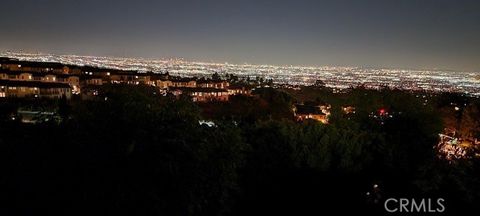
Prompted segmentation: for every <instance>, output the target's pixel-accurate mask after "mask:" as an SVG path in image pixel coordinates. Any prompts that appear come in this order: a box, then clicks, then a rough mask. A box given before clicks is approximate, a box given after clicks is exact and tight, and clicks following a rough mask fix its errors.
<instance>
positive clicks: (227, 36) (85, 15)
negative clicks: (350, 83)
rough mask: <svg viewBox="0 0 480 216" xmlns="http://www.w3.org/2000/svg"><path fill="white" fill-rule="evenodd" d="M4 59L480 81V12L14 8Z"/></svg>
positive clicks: (183, 2)
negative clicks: (472, 77) (394, 73)
mask: <svg viewBox="0 0 480 216" xmlns="http://www.w3.org/2000/svg"><path fill="white" fill-rule="evenodd" d="M1 5H2V6H3V7H4V8H6V9H7V8H8V10H4V11H2V13H1V14H0V25H1V26H2V28H1V29H0V41H2V42H1V43H0V51H7V50H12V51H25V52H42V53H54V54H76V55H88V56H116V57H144V58H154V59H158V58H168V57H179V58H185V59H187V60H196V61H206V62H220V63H221V62H229V63H234V64H243V63H249V64H256V65H259V64H260V65H298V66H357V67H385V68H408V69H409V68H412V69H450V70H458V71H474V72H478V71H480V61H479V60H480V50H479V49H478V47H479V46H480V28H479V27H478V26H480V13H478V11H480V2H478V1H473V0H459V1H450V0H424V1H414V0H406V1H388V0H386V1H385V0H384V1H380V0H365V1H346V0H336V1H333V0H328V1H310V0H297V1H288V0H277V1H268V0H260V1H259V0H257V1H253V0H244V1H220V0H205V1H189V0H180V1H178V0H177V1H168V0H167V1H150V0H143V1H129V0H117V1H110V0H98V1H93V0H86V1H81V2H80V1H73V0H61V1H60V0H43V1H34V0H15V1H14V0H5V1H2V3H1Z"/></svg>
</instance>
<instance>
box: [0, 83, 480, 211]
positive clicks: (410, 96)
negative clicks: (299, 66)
mask: <svg viewBox="0 0 480 216" xmlns="http://www.w3.org/2000/svg"><path fill="white" fill-rule="evenodd" d="M307 100H308V101H316V102H318V103H320V102H321V103H329V104H331V105H332V114H331V116H330V117H329V124H322V123H319V122H315V121H303V122H297V121H295V120H294V118H293V114H292V105H293V104H294V103H296V102H304V101H307ZM452 104H453V105H458V106H459V108H458V110H455V109H454V108H453V107H451V106H452ZM344 105H351V106H355V108H356V109H355V113H350V114H346V113H343V112H342V111H341V106H344ZM479 107H480V106H479V102H478V100H475V99H472V98H466V97H462V96H458V95H431V94H427V93H423V94H421V93H408V92H402V91H396V90H381V91H373V90H365V89H354V90H350V91H348V92H346V93H341V94H333V93H331V92H330V91H329V90H327V89H315V88H304V89H303V90H302V91H293V90H275V89H257V91H256V92H255V96H254V97H246V96H239V97H233V98H231V99H230V101H229V102H212V103H204V104H194V103H192V102H190V100H189V99H188V98H180V99H176V98H173V97H170V96H167V97H165V96H159V94H156V93H155V90H154V89H152V88H148V87H128V86H115V87H106V88H105V89H104V90H103V91H102V92H101V94H100V95H99V96H98V99H96V100H87V101H82V100H75V99H74V100H72V101H66V100H58V101H45V100H36V99H24V100H20V99H17V100H14V99H9V100H2V101H1V102H0V112H1V113H0V147H1V151H0V158H1V161H0V164H1V165H0V166H1V174H0V184H1V191H0V199H1V200H0V215H57V214H59V215H332V214H334V215H337V214H341V213H352V212H353V213H362V212H367V213H371V214H379V215H388V214H389V213H388V212H386V211H385V209H384V202H385V200H386V199H388V198H403V197H404V198H409V199H424V198H431V199H434V200H436V199H438V198H442V199H444V200H445V202H444V205H445V212H444V213H443V214H444V215H445V214H452V215H461V213H463V212H468V211H470V212H478V210H480V209H479V208H480V206H479V205H478V203H480V161H479V159H478V157H475V156H471V157H465V158H462V159H456V160H446V159H445V158H443V157H442V156H441V155H439V154H438V152H437V149H436V148H435V146H436V145H437V143H438V139H439V138H438V134H439V133H441V132H442V131H443V130H444V128H445V127H447V126H452V127H457V128H458V130H459V131H460V132H461V133H464V134H469V135H470V136H478V135H479V134H478V129H479V128H478V125H479V123H478V120H479V119H480V116H478V110H479ZM19 108H23V109H25V108H29V109H45V110H54V111H55V113H56V114H55V116H53V117H44V116H39V117H38V118H39V119H37V120H36V121H35V122H36V123H35V124H26V123H22V122H21V120H20V119H21V116H18V113H17V110H18V109H19ZM379 109H386V110H388V111H389V113H390V114H389V115H388V116H380V117H375V115H374V114H375V113H376V112H377V111H378V110H379ZM210 121H211V122H210ZM203 122H207V123H208V124H207V123H203ZM469 154H470V153H469ZM472 154H473V153H472ZM436 207H437V206H434V208H436ZM431 214H433V215H434V214H435V213H431Z"/></svg>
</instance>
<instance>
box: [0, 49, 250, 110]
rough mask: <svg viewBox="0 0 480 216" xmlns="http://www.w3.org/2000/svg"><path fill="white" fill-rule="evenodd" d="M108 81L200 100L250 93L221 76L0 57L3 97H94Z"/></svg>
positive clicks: (221, 98)
mask: <svg viewBox="0 0 480 216" xmlns="http://www.w3.org/2000/svg"><path fill="white" fill-rule="evenodd" d="M105 84H130V85H149V86H155V87H157V88H159V89H160V90H161V91H162V92H165V93H172V94H173V95H176V96H179V95H184V94H186V95H189V96H191V97H192V99H193V100H194V101H196V102H202V101H228V98H229V96H231V95H238V94H244V95H250V94H251V88H249V87H247V86H245V85H230V83H229V82H228V81H225V80H221V79H205V78H200V79H198V78H182V77H176V76H170V75H169V74H168V73H153V72H146V73H141V72H137V71H125V70H115V69H105V68H96V67H90V66H75V65H65V64H61V63H49V62H28V61H20V60H17V59H11V58H0V97H40V98H62V97H65V98H67V99H70V98H71V97H72V95H81V96H82V98H84V97H91V96H95V95H96V94H98V87H99V86H102V85H105Z"/></svg>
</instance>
